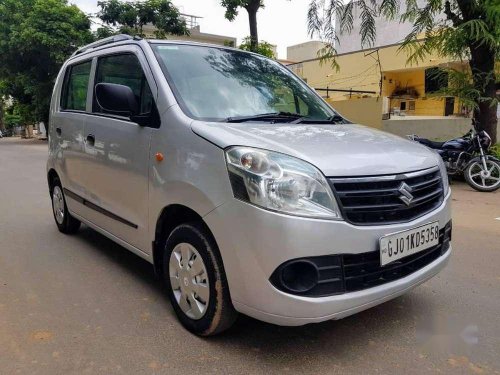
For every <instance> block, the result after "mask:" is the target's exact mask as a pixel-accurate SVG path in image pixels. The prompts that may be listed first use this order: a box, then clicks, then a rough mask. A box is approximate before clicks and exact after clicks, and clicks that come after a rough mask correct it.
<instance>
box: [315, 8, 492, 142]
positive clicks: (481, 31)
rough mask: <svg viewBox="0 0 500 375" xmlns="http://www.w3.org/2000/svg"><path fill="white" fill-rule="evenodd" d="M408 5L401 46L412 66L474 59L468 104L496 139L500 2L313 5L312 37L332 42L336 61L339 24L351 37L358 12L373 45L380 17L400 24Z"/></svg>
mask: <svg viewBox="0 0 500 375" xmlns="http://www.w3.org/2000/svg"><path fill="white" fill-rule="evenodd" d="M402 3H403V4H402ZM419 3H423V7H419ZM402 5H403V6H404V7H405V10H404V12H402V15H401V18H400V21H402V22H411V23H412V24H413V28H412V30H411V32H410V33H409V34H408V35H407V36H406V37H405V39H404V41H403V43H402V46H401V49H403V50H405V51H406V52H407V53H408V63H418V62H419V61H423V59H424V58H425V57H426V56H428V55H429V54H431V53H438V54H439V55H441V56H446V57H451V58H454V59H457V60H464V59H468V65H469V68H470V76H471V80H472V82H471V84H472V85H471V86H472V87H469V88H468V89H467V90H466V92H467V95H468V100H469V103H471V104H472V105H473V107H474V115H475V118H476V120H477V121H478V123H479V126H480V128H481V129H483V130H486V131H487V132H488V133H489V134H490V136H491V137H492V138H493V139H494V140H495V139H496V136H497V134H496V133H497V116H496V107H497V104H498V98H497V96H496V87H495V86H496V72H495V61H496V60H497V61H498V59H499V58H500V26H499V25H500V6H499V5H498V0H446V1H445V0H425V1H419V2H417V1H416V0H383V1H375V0H356V1H354V0H350V1H339V0H312V1H311V3H310V6H309V12H308V28H309V32H310V33H311V35H316V34H317V35H320V36H321V37H322V38H323V39H324V40H325V41H326V42H327V45H326V47H325V49H323V51H322V54H323V57H324V58H327V59H334V58H335V53H336V51H335V42H338V36H337V34H336V31H335V22H337V23H338V25H339V29H340V32H347V33H350V32H351V31H352V29H353V17H354V14H355V12H354V10H355V7H357V9H358V10H359V15H360V17H361V21H362V22H361V29H360V33H361V42H362V44H363V45H364V46H371V45H373V43H374V41H375V36H376V33H377V30H376V26H375V17H377V16H381V17H385V18H386V19H389V20H392V19H395V18H396V17H398V14H400V13H399V9H400V7H401V6H402ZM441 15H442V17H441ZM456 77H458V75H457V76H456ZM459 91H460V90H459ZM461 91H464V90H461Z"/></svg>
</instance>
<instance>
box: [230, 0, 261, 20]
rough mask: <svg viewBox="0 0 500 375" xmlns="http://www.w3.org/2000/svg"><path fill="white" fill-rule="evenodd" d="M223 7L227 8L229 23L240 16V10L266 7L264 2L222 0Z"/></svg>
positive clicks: (257, 0) (256, 0)
mask: <svg viewBox="0 0 500 375" xmlns="http://www.w3.org/2000/svg"><path fill="white" fill-rule="evenodd" d="M221 5H222V6H223V7H224V8H226V18H227V19H228V20H229V21H234V19H235V18H236V16H237V15H238V11H239V8H245V9H247V10H248V9H249V8H251V7H255V6H257V9H258V8H262V7H263V6H264V1H263V0H222V1H221Z"/></svg>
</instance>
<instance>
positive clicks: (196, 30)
mask: <svg viewBox="0 0 500 375" xmlns="http://www.w3.org/2000/svg"><path fill="white" fill-rule="evenodd" d="M181 16H182V17H183V18H184V19H185V20H186V25H187V27H188V29H189V35H170V36H168V37H167V38H168V39H175V40H189V41H191V42H193V41H194V42H200V43H208V44H216V45H221V46H230V47H235V46H236V42H237V41H236V38H234V37H231V36H225V35H216V34H208V33H203V32H201V27H200V24H199V21H200V19H202V18H203V17H198V16H194V15H191V14H183V13H182V14H181ZM143 33H144V34H145V36H146V38H155V27H154V26H153V25H144V26H143Z"/></svg>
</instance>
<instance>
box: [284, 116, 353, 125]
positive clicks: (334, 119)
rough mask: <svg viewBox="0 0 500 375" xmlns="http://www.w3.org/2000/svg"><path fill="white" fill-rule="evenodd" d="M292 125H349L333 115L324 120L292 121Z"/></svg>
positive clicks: (344, 120) (307, 118)
mask: <svg viewBox="0 0 500 375" xmlns="http://www.w3.org/2000/svg"><path fill="white" fill-rule="evenodd" d="M292 124H350V122H349V121H347V120H346V119H345V118H343V117H342V116H340V115H333V116H331V117H328V118H325V119H315V118H311V117H301V118H298V119H297V120H295V121H292Z"/></svg>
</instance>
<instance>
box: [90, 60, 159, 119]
mask: <svg viewBox="0 0 500 375" xmlns="http://www.w3.org/2000/svg"><path fill="white" fill-rule="evenodd" d="M101 82H104V83H116V84H119V85H125V86H128V87H130V88H131V89H132V91H133V93H134V94H135V97H136V99H137V102H138V103H139V104H140V113H141V114H147V113H150V112H151V109H152V106H153V95H152V94H151V89H150V88H149V85H148V82H147V80H146V76H145V75H144V71H143V70H142V67H141V64H140V63H139V60H138V59H137V57H136V56H135V55H132V54H124V55H112V56H106V57H101V58H100V59H99V61H98V64H97V73H96V80H95V84H98V83H101ZM94 92H95V87H94ZM93 112H101V113H106V112H107V111H106V110H104V109H103V108H102V107H101V106H100V105H99V103H98V102H97V100H96V99H95V97H94V104H93Z"/></svg>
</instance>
